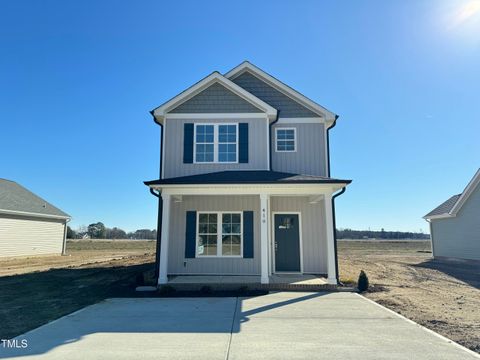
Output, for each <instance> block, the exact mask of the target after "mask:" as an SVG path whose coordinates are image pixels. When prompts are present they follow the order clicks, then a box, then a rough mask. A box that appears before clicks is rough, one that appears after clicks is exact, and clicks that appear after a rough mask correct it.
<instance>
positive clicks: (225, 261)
mask: <svg viewBox="0 0 480 360" xmlns="http://www.w3.org/2000/svg"><path fill="white" fill-rule="evenodd" d="M191 210H194V211H249V210H250V211H253V212H254V224H253V225H254V231H253V234H254V240H253V242H254V245H253V246H254V252H253V254H254V257H253V259H244V258H221V257H219V258H195V259H186V258H185V230H186V229H185V219H186V212H187V211H191ZM259 210H260V199H259V197H258V196H183V198H182V202H179V203H176V202H172V204H171V217H170V231H169V234H170V236H169V249H168V274H169V275H174V274H225V275H260V222H259Z"/></svg>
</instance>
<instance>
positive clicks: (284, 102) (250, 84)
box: [232, 71, 319, 117]
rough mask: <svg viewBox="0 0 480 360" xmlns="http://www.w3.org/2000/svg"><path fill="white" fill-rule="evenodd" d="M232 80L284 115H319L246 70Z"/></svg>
mask: <svg viewBox="0 0 480 360" xmlns="http://www.w3.org/2000/svg"><path fill="white" fill-rule="evenodd" d="M232 81H233V82H234V83H235V84H237V85H239V86H241V87H242V88H244V89H245V90H247V91H248V92H250V93H252V94H253V95H255V96H256V97H258V98H259V99H261V100H263V101H265V102H266V103H267V104H269V105H270V106H272V107H274V108H275V109H277V110H278V111H279V113H280V116H282V117H318V116H319V114H316V113H314V112H313V111H311V110H309V109H307V108H306V107H304V106H303V105H301V104H300V103H298V102H297V101H295V100H293V99H292V98H290V97H289V96H287V95H285V94H284V93H282V92H280V91H278V90H277V89H275V88H274V87H272V86H271V85H269V84H267V83H266V82H265V81H263V80H261V79H259V78H258V77H256V76H255V75H253V74H251V73H250V72H248V71H246V72H244V73H243V74H241V75H239V76H238V77H236V78H234V79H232Z"/></svg>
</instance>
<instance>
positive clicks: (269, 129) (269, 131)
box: [268, 110, 280, 171]
mask: <svg viewBox="0 0 480 360" xmlns="http://www.w3.org/2000/svg"><path fill="white" fill-rule="evenodd" d="M279 117H280V110H277V118H276V119H275V121H272V122H271V123H270V125H269V126H268V148H269V150H270V151H269V152H268V155H269V159H268V162H269V165H270V166H269V169H270V171H272V125H273V124H275V123H276V122H278V119H279Z"/></svg>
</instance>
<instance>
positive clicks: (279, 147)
mask: <svg viewBox="0 0 480 360" xmlns="http://www.w3.org/2000/svg"><path fill="white" fill-rule="evenodd" d="M275 151H277V152H295V151H297V129H296V128H275Z"/></svg>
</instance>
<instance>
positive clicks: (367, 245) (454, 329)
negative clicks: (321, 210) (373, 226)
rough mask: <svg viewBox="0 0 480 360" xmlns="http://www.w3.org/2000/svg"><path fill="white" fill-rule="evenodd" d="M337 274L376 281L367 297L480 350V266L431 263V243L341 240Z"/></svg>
mask: <svg viewBox="0 0 480 360" xmlns="http://www.w3.org/2000/svg"><path fill="white" fill-rule="evenodd" d="M338 251H339V268H340V269H339V272H340V275H341V277H342V278H349V279H357V278H358V274H359V272H360V270H364V271H365V272H366V273H367V275H368V277H369V280H370V284H372V285H373V289H372V290H373V291H371V292H369V293H366V294H365V295H366V296H367V297H368V298H370V299H372V300H374V301H376V302H378V303H380V304H382V305H384V306H386V307H388V308H391V309H392V310H394V311H396V312H398V313H400V314H402V315H404V316H406V317H408V318H410V319H412V320H414V321H416V322H417V323H419V324H421V325H424V326H425V327H428V328H430V329H432V330H434V331H436V332H438V333H440V334H442V335H444V336H446V337H448V338H450V339H452V340H454V341H456V342H458V343H460V344H462V345H464V346H466V347H468V348H470V349H472V350H474V351H477V352H480V310H479V309H480V290H479V289H480V265H479V263H474V262H446V261H436V260H435V261H433V260H432V259H431V253H430V243H429V242H428V241H412V242H390V241H375V242H374V241H339V246H338Z"/></svg>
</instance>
